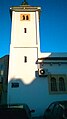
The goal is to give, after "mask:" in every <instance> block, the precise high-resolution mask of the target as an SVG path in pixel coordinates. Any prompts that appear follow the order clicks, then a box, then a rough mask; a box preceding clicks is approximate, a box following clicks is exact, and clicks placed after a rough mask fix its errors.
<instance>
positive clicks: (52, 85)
mask: <svg viewBox="0 0 67 119" xmlns="http://www.w3.org/2000/svg"><path fill="white" fill-rule="evenodd" d="M51 91H57V84H56V79H55V78H54V77H52V78H51Z"/></svg>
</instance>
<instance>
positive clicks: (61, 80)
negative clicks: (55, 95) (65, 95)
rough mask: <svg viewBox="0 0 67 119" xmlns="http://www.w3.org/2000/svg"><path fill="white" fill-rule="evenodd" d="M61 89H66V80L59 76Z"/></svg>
mask: <svg viewBox="0 0 67 119" xmlns="http://www.w3.org/2000/svg"><path fill="white" fill-rule="evenodd" d="M59 91H65V82H64V78H63V77H60V78H59Z"/></svg>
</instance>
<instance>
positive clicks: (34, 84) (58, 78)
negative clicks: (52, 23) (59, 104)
mask: <svg viewBox="0 0 67 119" xmlns="http://www.w3.org/2000/svg"><path fill="white" fill-rule="evenodd" d="M10 10H11V13H12V30H11V45H10V59H9V74H8V95H7V103H8V104H12V103H20V104H22V103H26V104H28V106H29V107H30V108H31V109H35V113H34V114H35V115H39V116H40V115H43V112H44V110H45V109H46V107H47V106H48V104H49V103H51V102H52V101H55V100H63V99H64V100H66V99H67V94H66V93H67V87H66V85H67V80H66V79H67V54H61V56H60V54H51V53H41V52H40V36H39V35H40V34H39V18H40V10H41V8H40V7H31V6H29V5H28V4H27V2H26V1H24V2H23V4H22V5H21V6H15V7H11V8H10ZM54 55H55V56H54ZM41 69H42V70H41Z"/></svg>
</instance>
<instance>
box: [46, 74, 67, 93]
mask: <svg viewBox="0 0 67 119" xmlns="http://www.w3.org/2000/svg"><path fill="white" fill-rule="evenodd" d="M52 77H55V78H56V82H57V91H51V78H52ZM60 77H63V78H64V82H65V83H64V84H65V90H64V91H60V90H59V78H60ZM66 79H67V75H66V74H51V75H49V76H48V90H49V94H64V93H67V80H66Z"/></svg>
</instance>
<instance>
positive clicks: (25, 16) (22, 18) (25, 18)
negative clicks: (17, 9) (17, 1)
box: [20, 14, 30, 21]
mask: <svg viewBox="0 0 67 119" xmlns="http://www.w3.org/2000/svg"><path fill="white" fill-rule="evenodd" d="M29 20H30V14H20V21H29Z"/></svg>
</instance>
